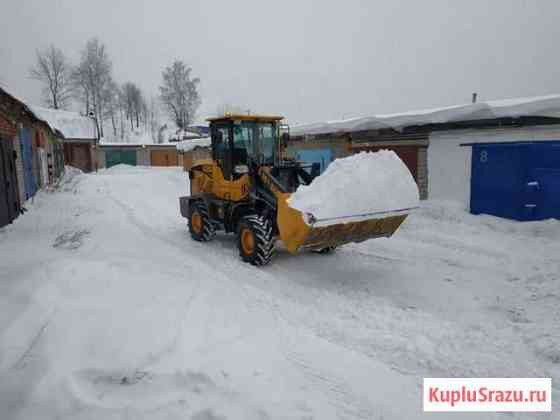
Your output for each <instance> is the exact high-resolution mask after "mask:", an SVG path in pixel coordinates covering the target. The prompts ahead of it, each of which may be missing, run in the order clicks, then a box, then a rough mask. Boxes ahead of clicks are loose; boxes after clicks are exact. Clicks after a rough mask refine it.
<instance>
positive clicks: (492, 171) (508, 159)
mask: <svg viewBox="0 0 560 420" xmlns="http://www.w3.org/2000/svg"><path fill="white" fill-rule="evenodd" d="M471 165H472V168H471V212H472V213H474V214H479V213H485V214H492V215H495V216H500V217H506V218H508V219H515V220H542V219H549V218H558V219H560V142H542V143H539V142H534V143H509V144H508V143H506V144H476V145H474V146H473V150H472V160H471Z"/></svg>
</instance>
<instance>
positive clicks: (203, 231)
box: [189, 202, 215, 242]
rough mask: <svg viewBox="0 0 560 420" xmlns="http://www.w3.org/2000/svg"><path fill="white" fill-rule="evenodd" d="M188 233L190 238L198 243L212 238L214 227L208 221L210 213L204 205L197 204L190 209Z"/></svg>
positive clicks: (201, 203)
mask: <svg viewBox="0 0 560 420" xmlns="http://www.w3.org/2000/svg"><path fill="white" fill-rule="evenodd" d="M189 231H190V232H191V238H193V239H194V240H195V241H199V242H206V241H209V240H210V239H212V238H213V237H214V234H215V229H214V225H213V224H212V221H211V220H210V213H209V212H208V207H207V206H206V204H205V203H203V202H197V203H195V204H193V206H192V207H191V212H190V217H189Z"/></svg>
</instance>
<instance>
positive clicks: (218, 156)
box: [212, 125, 231, 179]
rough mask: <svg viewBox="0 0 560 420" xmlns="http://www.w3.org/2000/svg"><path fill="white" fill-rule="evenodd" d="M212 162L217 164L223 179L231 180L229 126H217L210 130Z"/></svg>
mask: <svg viewBox="0 0 560 420" xmlns="http://www.w3.org/2000/svg"><path fill="white" fill-rule="evenodd" d="M212 144H213V147H212V148H213V150H214V160H216V161H217V162H218V165H220V168H221V169H222V172H223V173H224V178H225V179H230V178H231V159H230V154H231V148H230V147H231V130H230V127H229V125H218V126H215V127H214V128H213V130H212Z"/></svg>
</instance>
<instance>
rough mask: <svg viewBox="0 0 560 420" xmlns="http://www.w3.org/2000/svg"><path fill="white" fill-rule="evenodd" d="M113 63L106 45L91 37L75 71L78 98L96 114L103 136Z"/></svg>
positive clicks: (88, 109) (99, 130)
mask: <svg viewBox="0 0 560 420" xmlns="http://www.w3.org/2000/svg"><path fill="white" fill-rule="evenodd" d="M111 70H112V65H111V61H110V60H109V55H108V54H107V51H106V48H105V45H104V44H102V43H101V42H100V41H99V40H98V39H97V38H92V39H90V40H89V41H88V42H87V43H86V46H85V47H84V49H83V50H82V52H81V59H80V64H79V65H78V67H76V69H75V71H74V77H73V79H74V82H75V84H76V85H77V86H78V87H80V94H79V95H78V97H77V98H78V99H79V100H81V101H82V102H83V103H84V104H85V106H86V110H87V112H89V111H90V110H92V111H93V112H94V113H95V115H96V122H97V126H98V127H97V128H98V132H99V134H100V136H101V137H103V135H104V132H103V119H104V117H105V116H106V106H107V89H108V86H109V85H110V84H111V82H112V78H111Z"/></svg>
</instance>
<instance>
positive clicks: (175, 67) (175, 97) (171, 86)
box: [159, 60, 201, 129]
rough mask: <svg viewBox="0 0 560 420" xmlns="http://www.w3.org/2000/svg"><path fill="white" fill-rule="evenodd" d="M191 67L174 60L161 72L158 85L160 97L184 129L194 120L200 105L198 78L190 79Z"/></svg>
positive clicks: (172, 116) (173, 117) (179, 125)
mask: <svg viewBox="0 0 560 420" xmlns="http://www.w3.org/2000/svg"><path fill="white" fill-rule="evenodd" d="M191 72H192V69H191V68H190V67H188V66H187V65H186V64H185V63H184V62H182V61H180V60H176V61H175V62H174V63H173V64H172V65H171V66H169V67H166V68H165V69H164V71H163V73H162V78H163V83H162V85H161V86H160V87H159V91H160V98H161V101H162V103H163V105H164V106H165V109H166V110H167V112H168V114H169V116H170V118H172V119H173V120H174V121H175V123H176V124H177V126H178V127H179V128H182V129H185V128H186V127H187V126H188V125H189V124H191V123H192V122H193V120H194V117H195V114H196V110H197V109H198V107H199V106H200V102H201V101H200V96H199V94H198V84H199V83H200V79H198V78H193V79H191Z"/></svg>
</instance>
